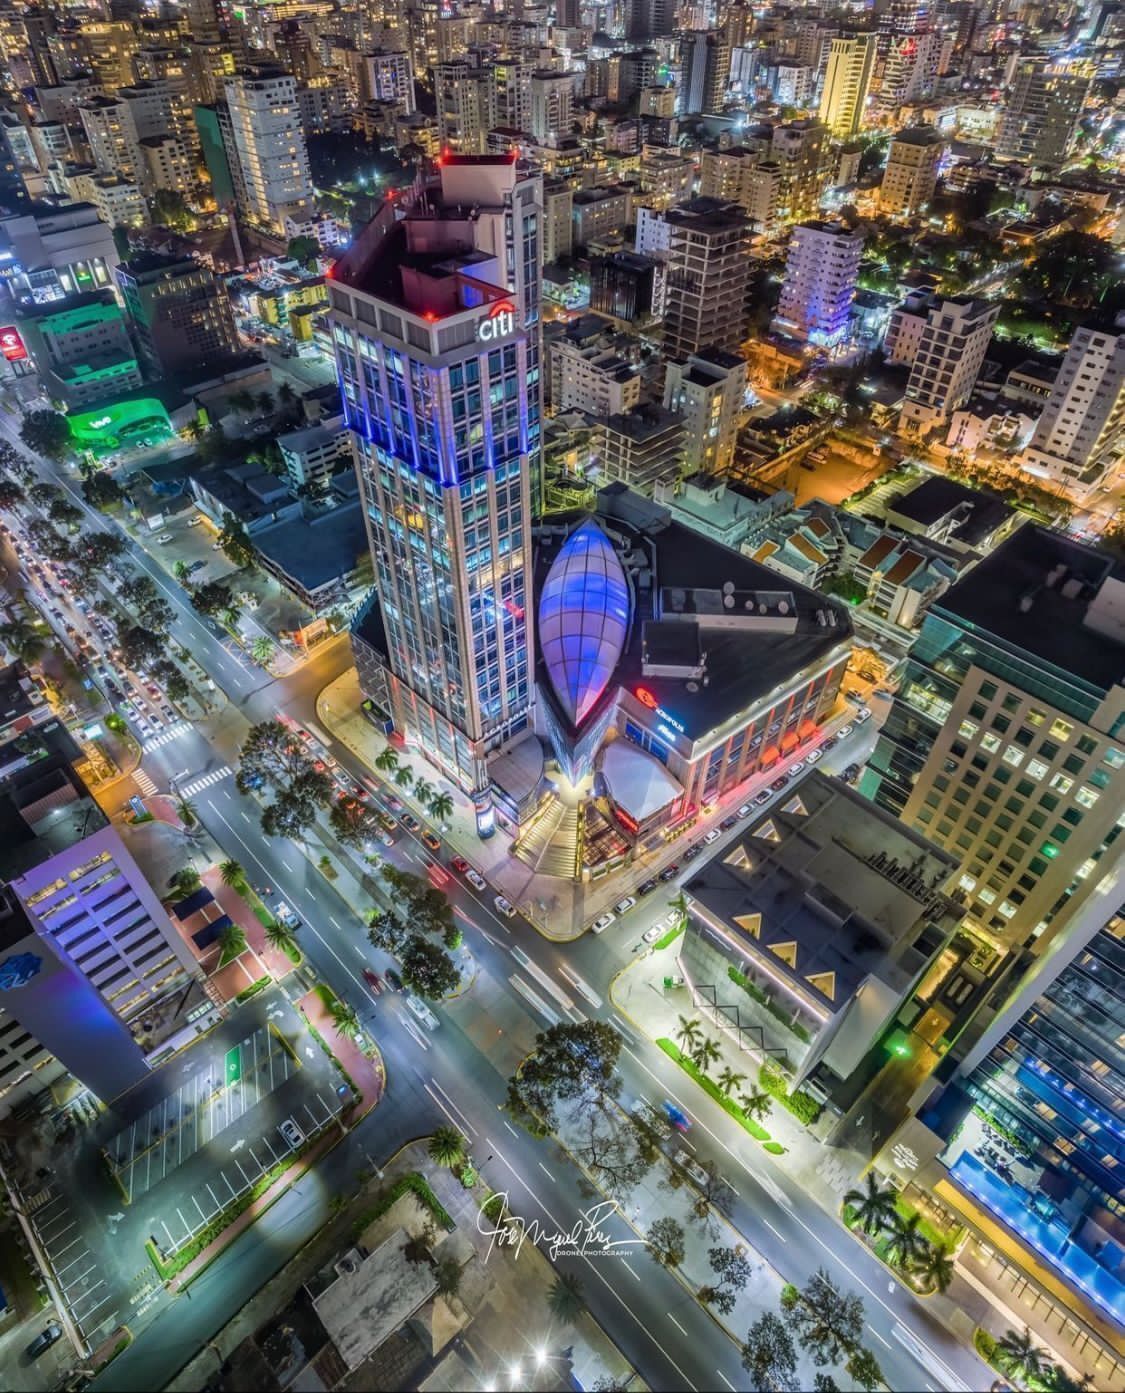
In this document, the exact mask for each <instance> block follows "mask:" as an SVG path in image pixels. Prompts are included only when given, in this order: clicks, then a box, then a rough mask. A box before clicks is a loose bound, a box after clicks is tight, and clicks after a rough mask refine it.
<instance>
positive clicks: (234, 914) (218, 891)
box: [201, 866, 295, 982]
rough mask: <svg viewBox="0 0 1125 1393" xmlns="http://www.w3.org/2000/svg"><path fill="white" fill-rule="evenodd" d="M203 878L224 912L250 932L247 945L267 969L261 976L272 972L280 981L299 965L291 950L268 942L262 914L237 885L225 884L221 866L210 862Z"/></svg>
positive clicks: (240, 926)
mask: <svg viewBox="0 0 1125 1393" xmlns="http://www.w3.org/2000/svg"><path fill="white" fill-rule="evenodd" d="M201 879H202V881H203V884H204V885H206V887H207V888H208V890H210V891H211V893H212V895H214V897H215V900H216V902H217V903H218V906H219V908H220V909H221V910H222V911H223V913H224V914H229V915H230V917H231V918H232V919H233V920H234V922H235V923H236V924H237V925H238V926H239V928H240V929H241V930H242V931H243V933H244V934H245V935H246V946H247V949H248V950H249V951H250V952H252V953H253V954H254V956H255V957H256V958H257V959H258V961H259V962H260V963H261V964H262V967H263V969H264V972H263V973H260V974H259V976H264V975H265V973H266V972H268V973H269V975H270V976H271V977H272V978H273V979H274V981H275V982H280V981H281V979H282V978H283V977H286V976H288V974H289V973H290V972H292V971H293V968H294V966H295V964H294V963H293V961H292V959H291V958H290V957H289V954H288V953H283V952H282V951H281V949H280V948H275V947H274V946H273V945H272V944H271V943H269V942H267V940H266V931H265V928H264V927H263V925H262V923H261V921H260V920H259V918H258V916H257V915H256V914H255V913H254V911H253V909H251V907H250V905H249V904H247V902H246V901H245V900H244V899H243V898H242V896H241V895H240V894H239V893H238V891H237V890H235V889H234V887H233V886H230V885H224V884H223V878H222V876H221V875H220V873H219V868H218V866H209V867H208V868H207V870H205V871H204V872H203V873H202V876H201Z"/></svg>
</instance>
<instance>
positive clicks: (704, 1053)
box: [691, 1037, 719, 1074]
mask: <svg viewBox="0 0 1125 1393" xmlns="http://www.w3.org/2000/svg"><path fill="white" fill-rule="evenodd" d="M718 1058H719V1046H718V1043H717V1042H716V1041H714V1040H712V1039H711V1038H710V1037H708V1038H707V1039H705V1040H700V1041H698V1042H697V1044H696V1046H695V1048H694V1049H693V1050H692V1052H691V1062H692V1063H693V1064H694V1065H695V1067H696V1068H697V1069H698V1070H699V1071H700V1072H701V1073H704V1074H705V1073H706V1072H707V1070H708V1068H709V1067H710V1066H711V1065H712V1064H714V1063H715V1061H716V1060H717V1059H718Z"/></svg>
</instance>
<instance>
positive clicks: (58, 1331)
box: [24, 1321, 62, 1359]
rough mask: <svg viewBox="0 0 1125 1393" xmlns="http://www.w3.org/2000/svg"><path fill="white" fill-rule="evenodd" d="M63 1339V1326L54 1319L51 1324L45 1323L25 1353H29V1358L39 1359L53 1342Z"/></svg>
mask: <svg viewBox="0 0 1125 1393" xmlns="http://www.w3.org/2000/svg"><path fill="white" fill-rule="evenodd" d="M61 1339H62V1326H61V1325H59V1324H58V1323H57V1322H56V1321H52V1322H51V1324H50V1325H45V1326H44V1327H43V1329H42V1330H40V1332H39V1334H38V1335H36V1337H35V1339H34V1340H32V1342H31V1344H29V1345H28V1347H27V1349H26V1350H25V1351H24V1353H25V1354H26V1355H27V1357H28V1359H38V1358H39V1356H40V1355H41V1354H44V1353H45V1352H46V1351H47V1350H49V1349H50V1348H51V1346H52V1345H53V1344H55V1343H56V1342H57V1341H58V1340H61Z"/></svg>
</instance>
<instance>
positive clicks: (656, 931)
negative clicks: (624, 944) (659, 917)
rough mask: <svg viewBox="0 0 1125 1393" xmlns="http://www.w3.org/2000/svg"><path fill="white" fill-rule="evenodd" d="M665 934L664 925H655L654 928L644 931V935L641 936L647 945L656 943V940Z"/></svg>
mask: <svg viewBox="0 0 1125 1393" xmlns="http://www.w3.org/2000/svg"><path fill="white" fill-rule="evenodd" d="M663 932H664V927H663V925H661V924H653V926H652V928H651V929H645V931H644V933H643V934H642V935H641V937H642V938H643V939H644V941H645V942H646V943H655V942H656V940H657V939H658V938H659V937H660V935H661V934H662V933H663Z"/></svg>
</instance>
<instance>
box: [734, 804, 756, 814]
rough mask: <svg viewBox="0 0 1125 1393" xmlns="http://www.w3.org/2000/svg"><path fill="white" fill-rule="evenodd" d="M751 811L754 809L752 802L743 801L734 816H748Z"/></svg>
mask: <svg viewBox="0 0 1125 1393" xmlns="http://www.w3.org/2000/svg"><path fill="white" fill-rule="evenodd" d="M753 811H754V804H753V803H743V805H742V807H741V808H739V810H738V811H737V812H736V813H735V817H739V818H743V817H749V816H750V814H751V813H752V812H753Z"/></svg>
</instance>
